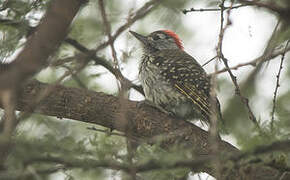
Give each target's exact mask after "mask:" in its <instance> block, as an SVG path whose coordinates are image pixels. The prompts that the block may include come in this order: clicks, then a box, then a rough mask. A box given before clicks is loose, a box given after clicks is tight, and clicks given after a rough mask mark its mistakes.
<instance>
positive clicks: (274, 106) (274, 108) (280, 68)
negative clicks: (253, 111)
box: [271, 40, 290, 131]
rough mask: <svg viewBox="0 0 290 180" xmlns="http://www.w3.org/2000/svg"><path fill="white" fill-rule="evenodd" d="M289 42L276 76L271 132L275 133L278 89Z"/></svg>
mask: <svg viewBox="0 0 290 180" xmlns="http://www.w3.org/2000/svg"><path fill="white" fill-rule="evenodd" d="M289 41H290V40H288V41H287V43H286V45H285V49H284V53H283V54H282V57H281V60H280V66H279V71H278V74H277V76H276V78H277V81H276V87H275V90H274V97H273V108H272V113H271V116H272V118H271V130H272V131H273V128H274V114H275V110H276V98H277V93H278V88H279V87H280V82H279V81H280V75H281V71H282V68H283V62H284V57H285V54H286V50H287V47H288V43H289Z"/></svg>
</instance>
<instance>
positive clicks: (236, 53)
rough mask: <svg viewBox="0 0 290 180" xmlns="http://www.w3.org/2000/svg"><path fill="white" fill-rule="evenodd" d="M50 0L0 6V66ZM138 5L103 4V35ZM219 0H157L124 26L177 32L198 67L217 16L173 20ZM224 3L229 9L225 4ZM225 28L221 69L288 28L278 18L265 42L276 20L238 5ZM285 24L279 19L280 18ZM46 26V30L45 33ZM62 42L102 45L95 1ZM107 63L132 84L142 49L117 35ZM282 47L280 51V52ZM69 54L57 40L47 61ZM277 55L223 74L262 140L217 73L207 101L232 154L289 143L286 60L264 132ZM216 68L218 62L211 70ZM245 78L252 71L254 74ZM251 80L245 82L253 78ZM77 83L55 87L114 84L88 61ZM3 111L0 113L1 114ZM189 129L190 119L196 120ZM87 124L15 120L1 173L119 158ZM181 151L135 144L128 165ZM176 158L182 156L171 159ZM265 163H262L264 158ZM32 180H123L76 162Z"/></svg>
mask: <svg viewBox="0 0 290 180" xmlns="http://www.w3.org/2000/svg"><path fill="white" fill-rule="evenodd" d="M275 2H276V3H277V4H278V5H281V6H283V7H289V6H290V4H289V2H288V1H287V0H279V1H275ZM49 3H50V0H8V1H4V0H2V1H1V2H0V41H1V42H0V58H1V61H3V62H10V61H11V60H13V58H15V56H16V55H17V53H18V52H19V51H20V50H21V48H22V47H23V45H24V44H25V42H26V39H27V37H28V35H29V34H31V33H33V27H35V26H36V25H37V24H38V23H39V21H40V19H41V18H42V17H43V15H44V13H45V10H46V9H47V6H48V4H49ZM144 3H146V1H141V0H138V1H134V0H127V1H119V0H110V1H105V5H106V11H107V15H108V19H109V22H110V23H111V26H112V32H115V31H116V30H117V29H118V28H119V27H120V26H121V25H122V24H124V23H125V22H126V21H127V18H128V16H130V15H132V12H134V11H136V9H138V8H140V7H141V6H142V5H144ZM219 3H220V1H214V0H210V1H202V0H198V1H187V0H179V1H175V0H164V1H162V2H161V4H160V5H159V6H158V7H157V8H156V9H155V10H154V11H153V12H152V13H150V14H149V15H147V16H146V17H145V18H143V19H141V20H138V21H137V22H136V23H135V24H133V25H132V26H131V27H130V28H129V29H131V30H134V31H136V32H139V33H141V34H144V35H145V34H148V33H150V32H152V31H155V30H159V29H171V30H173V31H175V32H176V33H177V34H179V36H180V38H181V39H182V40H183V43H184V46H185V50H186V51H187V52H188V53H189V54H191V55H192V56H194V57H195V58H196V59H197V60H198V61H199V62H200V64H204V63H205V62H206V61H208V60H209V59H211V58H212V57H214V56H215V55H216V47H217V43H218V34H219V26H220V12H219V11H213V12H211V11H210V12H208V11H204V12H191V13H187V14H183V13H182V10H184V9H190V8H191V7H194V8H197V9H198V8H217V7H218V5H219ZM226 5H227V6H229V5H230V2H227V1H226ZM230 18H231V22H232V24H231V25H230V26H229V27H228V29H227V31H226V32H225V35H224V46H223V51H224V55H225V56H226V57H227V58H228V59H229V64H230V66H235V65H238V64H240V63H244V62H248V61H251V60H253V59H255V58H257V57H259V56H261V55H262V54H263V52H264V49H265V48H266V47H267V46H269V45H271V46H273V47H275V51H278V50H281V49H283V48H284V47H285V44H286V40H287V39H289V32H290V28H289V24H287V23H286V22H284V21H285V20H284V21H283V20H282V22H281V23H282V24H283V28H281V29H282V30H281V31H279V34H278V35H277V36H276V37H275V40H274V41H272V42H271V41H270V42H269V39H270V37H271V35H272V32H273V31H274V28H275V26H276V24H277V22H278V16H277V15H276V14H275V13H273V12H271V11H268V10H266V9H263V8H256V7H251V6H247V7H241V8H237V9H233V10H232V11H231V16H230ZM288 20H289V19H288ZM52 28H53V27H52ZM68 37H70V38H72V39H75V40H77V41H78V42H79V43H81V44H83V45H85V47H87V48H89V49H91V48H96V47H97V46H98V45H99V44H100V43H101V42H103V41H104V40H106V39H107V36H106V34H105V29H104V25H103V22H102V18H101V15H100V11H99V7H98V2H97V0H90V1H89V2H88V3H87V4H86V5H85V6H84V7H82V9H81V11H80V13H79V14H78V16H77V17H76V18H75V20H74V22H73V24H72V26H71V29H70V32H69V35H68ZM115 46H116V51H117V57H118V60H119V65H120V68H121V70H122V73H123V75H124V76H125V77H127V78H129V79H130V80H131V81H132V82H133V83H135V84H140V83H139V81H138V77H137V75H138V63H139V59H140V56H141V54H142V50H141V48H140V45H139V44H138V42H137V41H136V40H135V39H134V38H133V37H132V36H131V35H130V34H129V33H128V30H127V31H125V32H124V33H122V34H121V35H120V36H119V37H118V38H117V40H116V42H115ZM289 46H290V45H289ZM77 53H79V52H78V50H76V49H75V48H74V47H72V46H71V45H69V44H67V43H63V44H62V45H61V47H60V48H59V49H58V50H57V52H56V53H55V54H54V55H52V56H51V58H50V59H51V60H50V62H52V64H53V62H60V61H62V60H65V59H68V58H70V57H74V55H75V54H77ZM98 55H99V56H102V57H104V58H105V59H107V60H108V62H109V63H113V61H112V59H113V58H112V56H111V51H110V49H109V48H106V49H104V50H102V51H101V52H99V53H98ZM280 60H281V56H278V57H276V58H274V59H273V60H271V61H269V62H267V63H265V64H264V65H262V66H261V67H259V69H258V67H253V66H244V67H241V68H239V69H238V70H234V71H233V72H234V73H235V75H236V76H237V80H238V82H239V85H240V87H241V89H242V92H243V94H244V95H245V96H246V97H248V98H249V99H250V106H251V108H252V110H253V112H254V114H255V115H256V117H257V119H258V120H259V124H260V127H261V129H262V130H263V133H261V132H260V131H258V130H257V129H256V128H255V126H254V124H253V123H252V122H251V121H250V120H249V118H248V114H247V111H246V109H245V106H244V104H242V103H241V101H240V99H239V97H237V96H235V90H234V86H233V83H232V82H231V80H230V78H229V75H228V74H227V73H226V72H225V73H221V74H219V75H218V76H217V77H218V87H217V94H218V97H219V99H220V100H221V104H222V111H223V114H224V118H225V124H223V125H221V127H220V128H221V132H222V133H223V135H222V137H223V138H224V139H226V140H227V141H228V142H231V143H232V144H234V145H236V146H237V147H239V148H240V149H243V150H247V149H252V148H254V147H255V146H257V145H259V144H268V143H271V142H274V141H277V140H284V139H289V128H290V123H289V122H290V121H289V115H290V88H289V84H288V82H289V80H290V71H289V68H288V67H289V55H288V54H286V56H285V60H284V64H283V67H284V68H283V70H282V74H281V78H280V85H281V87H280V88H279V91H278V97H277V106H276V112H275V114H274V117H275V119H274V126H273V127H274V128H271V111H272V107H273V92H274V89H275V86H276V74H277V72H278V70H279V64H280ZM77 61H78V59H71V61H68V62H67V63H64V64H61V65H58V66H53V65H51V66H49V67H48V68H46V69H44V70H42V71H41V72H40V73H39V74H38V75H37V76H36V78H37V79H38V80H40V81H42V82H47V83H53V82H55V81H56V80H57V79H58V78H60V77H61V76H62V75H63V73H64V72H65V71H67V70H68V68H73V67H75V66H76V65H77V63H78V62H77ZM214 65H215V63H214V62H211V63H210V64H209V65H206V66H205V69H206V71H207V72H208V73H212V72H214ZM222 68H224V67H223V64H222V63H219V69H222ZM254 72H255V73H254ZM253 74H254V75H253ZM77 77H78V79H79V81H81V83H80V82H79V81H77V80H76V79H75V78H73V77H67V78H65V79H64V80H63V81H62V82H61V84H63V85H65V86H69V87H79V88H87V89H90V90H93V91H102V92H105V93H108V94H113V95H117V94H118V88H117V81H116V79H115V77H114V76H113V75H112V74H111V73H110V72H109V71H108V70H106V69H105V68H104V67H101V66H97V65H95V63H93V62H89V64H88V65H87V66H86V67H85V68H84V69H83V70H82V71H81V72H79V73H78V75H77ZM130 99H132V100H143V99H144V97H143V96H142V95H141V94H139V93H138V92H136V91H134V90H131V91H130ZM2 114H3V112H2V111H1V115H2ZM197 123H198V122H197ZM88 127H92V125H90V124H86V123H80V122H75V121H73V120H69V119H66V120H63V121H58V120H56V117H49V116H43V115H39V114H33V115H32V116H30V117H29V118H27V119H25V120H24V121H22V122H21V124H20V125H19V126H18V128H17V133H16V134H15V136H14V139H15V141H16V142H17V143H16V147H15V148H14V149H13V152H12V154H11V155H10V156H9V159H8V167H9V168H10V169H11V170H12V169H13V170H18V171H21V170H24V169H26V168H27V167H26V166H25V163H28V162H30V161H33V159H37V158H39V157H42V156H43V155H47V156H49V155H55V156H61V157H63V158H65V159H68V160H77V159H78V158H84V157H94V158H97V159H100V160H104V161H106V160H110V159H114V160H118V161H120V162H126V161H127V160H128V157H127V152H126V140H125V139H124V138H123V137H122V136H117V135H110V134H109V133H106V132H108V131H107V129H104V128H103V127H97V126H95V127H96V128H98V129H102V130H104V131H105V132H98V131H94V130H89V129H88ZM186 151H187V150H180V149H178V148H176V149H174V147H173V148H172V150H171V151H170V152H165V151H164V150H162V149H161V148H160V147H159V146H158V145H153V146H149V145H141V146H140V147H138V149H137V155H136V161H138V162H146V161H148V160H149V159H156V160H158V161H160V163H171V162H174V161H175V160H177V159H179V158H180V159H182V158H186V157H187V156H186ZM180 154H184V156H182V155H180ZM273 155H274V156H276V155H277V156H279V157H281V156H282V155H283V158H282V159H283V162H285V163H286V164H288V163H289V160H288V154H287V153H285V154H282V155H281V154H274V153H273ZM264 160H265V161H267V159H266V158H265V159H264ZM50 166H55V164H54V163H49V162H43V163H31V165H30V166H29V167H30V169H32V170H33V169H34V168H46V167H50ZM188 172H189V170H188V169H186V168H179V169H174V170H168V169H164V170H159V171H150V172H147V173H143V174H142V176H143V177H144V179H176V178H178V177H182V176H184V174H186V173H188ZM37 176H39V178H40V179H48V180H50V179H87V180H89V179H95V180H97V179H126V178H129V177H127V174H126V173H122V172H121V171H113V170H107V169H105V168H96V167H92V166H87V165H86V166H85V165H80V167H77V168H67V169H63V170H62V171H58V172H56V173H52V174H40V175H37ZM198 178H201V179H206V178H207V175H205V174H203V173H201V175H200V174H195V175H194V174H190V176H189V179H198Z"/></svg>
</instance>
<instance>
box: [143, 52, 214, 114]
mask: <svg viewBox="0 0 290 180" xmlns="http://www.w3.org/2000/svg"><path fill="white" fill-rule="evenodd" d="M139 75H140V79H141V82H142V86H143V88H144V91H145V96H146V98H147V99H148V100H150V101H152V102H153V103H154V104H157V105H159V106H161V107H162V108H164V109H166V110H167V111H170V112H172V113H174V114H176V115H177V116H181V117H192V118H199V117H202V118H203V119H209V111H210V108H209V92H210V79H209V78H208V77H207V75H206V72H205V71H204V70H203V68H202V67H201V66H200V65H199V64H198V62H197V61H196V60H195V59H194V58H193V57H192V56H190V55H189V54H187V53H186V52H185V51H183V50H180V49H164V50H159V51H156V52H152V53H149V54H148V53H147V54H144V55H143V57H142V62H141V65H140V74H139ZM203 116H204V117H203Z"/></svg>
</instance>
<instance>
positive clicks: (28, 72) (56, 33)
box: [0, 0, 85, 88]
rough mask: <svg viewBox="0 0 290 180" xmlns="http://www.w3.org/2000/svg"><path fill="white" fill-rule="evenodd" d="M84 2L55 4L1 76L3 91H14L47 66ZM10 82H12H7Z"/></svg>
mask: <svg viewBox="0 0 290 180" xmlns="http://www.w3.org/2000/svg"><path fill="white" fill-rule="evenodd" d="M84 2H85V0H62V1H53V2H52V3H51V6H50V8H49V9H48V11H47V13H46V15H45V17H44V18H43V19H42V21H41V23H40V25H39V26H38V27H37V29H36V32H35V33H34V34H33V35H32V36H31V37H30V38H28V40H27V42H26V44H25V47H24V49H23V50H22V51H21V52H20V54H19V55H18V56H17V57H16V59H15V60H14V61H13V62H12V63H11V64H9V70H7V71H5V72H1V76H0V88H15V87H17V86H18V85H19V84H20V83H21V82H22V81H23V80H25V79H27V78H29V77H31V76H32V75H34V74H35V73H37V72H38V71H39V70H40V69H41V68H42V67H44V66H45V65H46V60H47V58H48V57H49V56H50V55H51V54H52V53H53V52H54V51H55V50H56V49H57V47H58V46H59V45H60V43H61V42H62V41H63V39H64V38H65V36H66V34H67V31H68V28H69V25H70V23H71V21H72V20H73V18H74V16H75V15H76V13H77V12H78V10H79V8H80V6H81V4H82V3H84ZM8 79H9V80H8Z"/></svg>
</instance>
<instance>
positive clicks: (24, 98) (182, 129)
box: [0, 81, 280, 180]
mask: <svg viewBox="0 0 290 180" xmlns="http://www.w3.org/2000/svg"><path fill="white" fill-rule="evenodd" d="M47 86H49V85H48V84H44V83H39V82H37V81H33V82H29V83H28V84H27V85H25V87H24V90H23V91H22V93H21V96H20V98H19V102H18V104H17V106H16V108H17V109H18V110H20V111H26V110H27V109H26V108H27V107H28V105H29V104H31V100H32V99H33V98H34V97H35V96H36V95H37V94H38V93H39V92H41V91H43V89H45V88H47ZM54 88H55V91H54V93H53V94H51V95H50V96H48V97H46V98H45V99H43V101H42V103H41V104H39V106H38V108H37V109H36V110H35V112H38V113H41V114H44V115H49V116H56V117H59V120H63V119H62V118H69V119H74V120H77V121H82V122H88V123H93V124H98V125H102V126H105V127H108V128H111V129H117V130H119V131H124V129H123V128H121V127H120V126H118V123H119V122H118V121H119V120H120V119H119V118H118V117H119V116H120V115H121V114H123V113H124V112H122V111H121V109H122V108H120V106H121V104H120V101H119V98H117V97H114V96H111V95H106V94H104V93H97V92H92V91H88V90H85V89H78V88H67V87H63V86H61V85H56V86H55V87H54ZM124 103H125V105H126V106H127V107H128V109H127V111H126V113H125V115H124V116H125V117H126V118H127V120H128V123H129V124H130V127H131V130H132V132H131V133H132V135H133V136H134V137H136V138H140V139H142V140H144V141H147V142H151V143H154V142H155V139H160V138H155V137H159V136H160V135H166V138H164V141H163V142H162V146H163V147H164V148H167V147H171V146H172V145H173V144H174V143H179V144H181V145H184V146H185V148H191V149H192V148H194V152H195V154H196V156H197V157H199V156H200V157H206V156H210V155H212V154H213V153H214V152H212V150H211V148H210V147H211V145H210V143H209V139H210V138H209V137H210V136H209V133H208V132H206V131H204V130H202V129H200V128H199V127H197V126H195V125H193V124H192V123H190V122H187V121H183V120H176V119H174V118H172V117H170V116H167V115H166V114H164V113H161V112H159V111H158V110H156V109H155V108H152V107H150V106H148V105H146V104H144V105H141V106H137V102H133V101H129V100H123V101H122V105H124ZM0 107H3V105H2V104H0ZM217 144H218V151H219V152H220V153H224V154H225V155H230V154H235V153H238V152H239V151H238V150H237V149H236V148H235V147H233V146H232V145H230V144H229V143H227V142H225V141H222V140H218V142H217ZM243 168H245V167H241V169H238V170H232V172H231V174H229V176H228V177H229V178H230V179H236V178H237V177H238V176H239V175H241V174H240V173H243V170H246V169H243ZM249 168H250V169H251V168H253V170H254V171H253V172H252V173H248V175H247V177H249V178H248V179H257V180H258V179H263V178H262V177H265V170H267V172H269V173H271V174H272V176H273V178H272V179H275V178H276V177H278V175H280V172H279V171H278V170H275V169H271V168H270V169H269V168H266V169H265V167H264V166H259V167H256V166H255V167H254V166H253V167H252V166H250V167H247V170H249ZM200 169H201V171H204V172H207V173H209V174H211V175H213V176H214V175H215V172H214V170H213V169H212V168H211V167H208V166H202V167H201V168H200ZM240 171H241V172H240ZM246 174H247V173H246ZM263 174H264V176H263ZM243 176H244V175H243ZM267 176H268V175H267ZM259 177H260V178H259Z"/></svg>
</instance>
